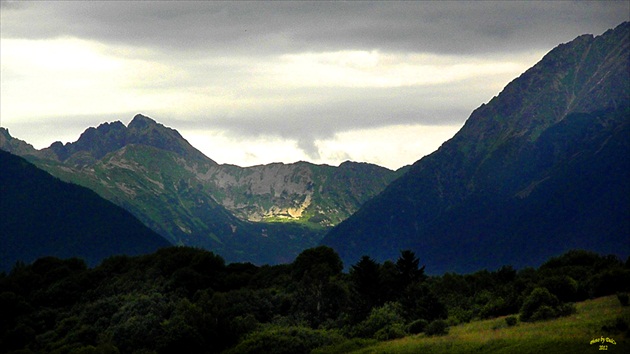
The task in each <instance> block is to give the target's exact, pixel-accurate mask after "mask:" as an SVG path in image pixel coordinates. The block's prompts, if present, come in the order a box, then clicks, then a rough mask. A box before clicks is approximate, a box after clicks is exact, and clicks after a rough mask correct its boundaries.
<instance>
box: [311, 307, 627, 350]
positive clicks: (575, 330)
mask: <svg viewBox="0 0 630 354" xmlns="http://www.w3.org/2000/svg"><path fill="white" fill-rule="evenodd" d="M576 307H577V313H575V314H574V315H571V316H568V317H562V318H558V319H555V320H549V321H541V322H518V323H517V324H516V325H515V326H512V327H508V326H507V324H506V321H505V317H498V318H495V319H490V320H483V321H475V322H470V323H466V324H461V325H458V326H454V327H451V328H450V331H449V333H448V334H447V335H445V336H441V337H427V336H425V335H424V334H420V335H416V336H408V337H405V338H401V339H397V340H392V341H388V342H379V343H374V342H369V341H365V342H363V344H370V343H374V344H372V345H369V346H367V347H363V348H359V349H352V348H353V345H352V344H355V346H354V348H356V346H360V345H361V344H360V343H357V342H354V343H349V342H345V343H342V344H341V345H339V346H336V347H327V348H321V349H320V351H315V352H321V353H335V352H337V353H341V352H344V353H346V352H351V353H362V354H367V353H370V354H372V353H396V354H407V353H409V354H412V353H413V354H416V353H428V354H433V353H435V354H438V353H449V354H452V353H505V354H513V353H547V354H552V353H604V352H606V353H630V341H629V340H628V329H627V324H628V323H630V307H628V306H626V307H622V306H621V304H620V303H619V300H618V299H617V297H616V296H607V297H602V298H598V299H594V300H587V301H584V302H581V303H578V304H576ZM624 323H625V324H626V326H625V329H624V325H623V324H624ZM602 339H603V341H604V343H601V341H602ZM606 339H610V340H611V341H614V343H615V344H613V343H611V342H606ZM595 340H598V341H595ZM591 342H593V343H592V344H591ZM600 345H603V346H602V347H600ZM348 349H350V350H348Z"/></svg>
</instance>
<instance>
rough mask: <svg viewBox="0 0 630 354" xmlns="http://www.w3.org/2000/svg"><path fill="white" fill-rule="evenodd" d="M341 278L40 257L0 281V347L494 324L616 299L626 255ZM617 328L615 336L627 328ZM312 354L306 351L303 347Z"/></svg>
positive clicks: (321, 268) (131, 349)
mask: <svg viewBox="0 0 630 354" xmlns="http://www.w3.org/2000/svg"><path fill="white" fill-rule="evenodd" d="M346 270H347V271H344V265H343V264H342V261H341V259H340V257H339V256H338V254H337V253H336V252H335V251H334V250H333V249H332V248H329V247H325V246H320V247H317V248H311V249H308V250H305V251H303V252H302V253H301V254H300V255H299V256H298V257H297V258H296V259H295V261H294V262H292V263H291V264H284V265H275V266H268V265H264V266H256V265H253V264H251V263H231V264H226V262H225V261H224V259H222V258H221V257H220V256H217V255H215V254H213V253H212V252H209V251H205V250H201V249H196V248H190V247H169V248H163V249H160V250H159V251H157V252H155V253H152V254H149V255H143V256H133V257H131V256H114V257H110V258H107V259H105V260H104V261H103V262H102V263H101V264H100V265H98V266H96V267H93V268H90V267H88V266H87V265H86V263H85V262H84V261H83V260H81V259H78V258H70V259H58V258H54V257H44V258H40V259H38V260H36V261H35V262H33V263H32V264H24V263H16V264H15V266H14V267H13V268H12V270H11V271H10V272H9V273H0V313H2V320H1V321H0V352H6V353H41V352H47V353H171V352H178V353H182V352H188V353H292V354H295V353H310V352H311V351H313V350H315V351H317V350H320V351H321V352H326V349H325V348H327V346H328V347H329V348H331V346H339V345H340V344H343V343H347V344H348V346H359V347H360V346H361V345H367V344H368V343H375V342H377V341H384V340H390V339H394V338H400V337H404V336H408V335H414V334H419V333H424V335H427V336H439V335H443V334H446V333H448V330H449V327H450V326H454V325H457V324H460V323H466V322H470V321H475V320H479V319H487V318H494V317H499V316H507V317H506V318H505V322H506V325H507V326H513V325H516V324H517V322H519V321H521V322H528V321H544V320H548V319H551V318H556V317H560V316H566V315H570V314H572V313H574V312H575V311H576V309H575V305H574V303H575V302H579V301H583V300H586V299H590V298H596V297H601V296H605V295H611V294H617V297H618V298H619V301H621V302H622V304H625V305H627V304H628V291H630V258H628V259H627V260H625V262H624V261H622V260H620V259H619V258H618V257H616V256H613V255H600V254H597V253H593V252H589V251H584V250H573V251H569V252H567V253H565V254H563V255H561V256H558V257H555V258H551V259H549V260H548V261H547V262H545V263H544V264H542V265H541V266H540V267H538V268H536V269H535V268H523V269H519V270H516V269H514V268H513V267H512V266H509V265H506V266H503V267H501V268H499V269H497V270H495V271H488V270H481V271H478V272H475V273H472V274H464V275H460V274H454V273H445V274H443V275H440V276H429V275H427V274H426V273H425V267H424V266H423V265H422V260H421V259H418V257H417V256H416V254H415V253H414V252H412V251H409V250H404V251H401V252H400V256H399V258H398V259H397V260H396V261H385V262H383V263H379V262H376V261H375V260H373V259H371V258H370V257H368V256H363V257H362V258H361V259H360V260H359V261H358V262H357V263H356V264H354V265H351V266H350V267H348V268H347V269H346ZM617 327H618V328H617V330H619V331H623V332H625V334H624V335H625V336H626V337H627V336H628V333H627V332H628V324H627V323H620V324H619V325H618V326H617ZM317 348H319V349H317Z"/></svg>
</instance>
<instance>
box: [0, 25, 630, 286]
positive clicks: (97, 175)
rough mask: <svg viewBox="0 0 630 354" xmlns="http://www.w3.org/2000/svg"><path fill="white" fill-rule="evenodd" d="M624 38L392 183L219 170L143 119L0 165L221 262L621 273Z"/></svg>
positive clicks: (628, 227) (486, 110)
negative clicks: (560, 261) (409, 253)
mask: <svg viewBox="0 0 630 354" xmlns="http://www.w3.org/2000/svg"><path fill="white" fill-rule="evenodd" d="M629 36H630V23H628V22H626V23H623V24H621V25H619V26H618V27H617V28H615V29H611V30H609V31H607V32H606V33H604V34H602V35H601V36H597V37H594V36H592V35H583V36H580V37H578V38H576V39H575V40H573V41H571V42H569V43H565V44H561V45H559V46H558V47H556V48H555V49H553V50H552V51H550V52H549V53H548V54H547V55H545V57H544V58H543V59H542V60H541V61H540V62H538V63H537V64H536V65H534V66H533V67H532V68H530V69H529V70H527V71H526V72H525V73H523V74H522V75H521V76H519V77H518V78H516V79H515V80H513V81H512V82H510V83H509V84H508V85H507V86H506V87H505V88H504V89H503V91H502V92H501V93H500V94H499V95H498V96H496V97H494V98H492V99H491V100H490V101H489V102H488V103H486V104H482V105H481V106H480V107H479V108H477V109H476V110H475V111H474V112H472V114H471V115H470V117H469V118H468V120H467V121H466V123H465V125H464V126H463V128H462V129H461V130H460V131H459V132H458V133H457V134H456V135H455V136H454V137H453V138H452V139H450V140H449V141H447V142H445V143H444V144H443V145H442V146H441V147H440V148H439V149H438V150H437V151H436V152H434V153H433V154H431V155H428V156H426V157H424V158H422V159H420V160H419V161H417V162H416V163H414V164H413V165H412V166H407V167H404V168H402V169H400V170H398V171H391V170H388V169H386V168H383V167H379V166H376V165H371V164H367V163H356V162H345V163H343V164H341V165H340V166H337V167H335V166H328V165H315V164H312V163H308V162H297V163H292V164H283V163H275V164H268V165H259V166H252V167H239V166H234V165H229V164H218V163H216V162H215V161H213V160H212V159H210V158H208V157H206V156H205V155H204V154H202V153H201V152H199V151H198V150H197V149H195V148H194V147H193V146H191V145H190V144H189V143H188V142H187V141H186V140H185V139H184V138H183V137H182V136H181V135H180V134H179V133H178V132H177V131H176V130H174V129H172V128H169V127H165V126H164V125H162V124H160V123H158V122H156V121H155V120H153V119H151V118H149V117H146V116H144V115H141V114H138V115H136V116H135V117H134V118H133V119H132V120H131V122H130V123H129V124H128V125H127V126H125V125H124V124H123V123H121V122H119V121H116V122H112V123H103V124H101V125H99V126H98V127H93V128H89V129H87V130H86V131H85V132H84V133H83V134H82V135H81V136H80V138H79V139H78V140H77V141H76V142H72V143H66V144H62V143H60V142H57V143H54V144H52V145H51V146H50V147H48V148H45V149H41V150H37V149H35V148H33V147H32V146H31V145H29V144H28V143H26V142H23V141H21V140H19V139H16V138H13V137H12V136H11V135H10V134H9V132H8V130H6V129H4V128H0V149H3V150H6V151H9V152H11V153H14V154H17V155H20V156H22V157H24V158H25V159H27V160H28V161H30V162H31V163H33V164H34V165H36V166H37V167H38V168H41V169H43V170H45V171H47V172H49V173H50V174H51V175H53V176H55V177H57V178H59V179H61V180H63V181H67V182H72V183H75V184H78V185H81V186H84V187H87V188H89V189H92V190H93V191H95V192H96V193H98V195H100V196H101V197H103V198H105V199H108V200H110V201H112V202H113V203H115V204H117V205H119V206H121V207H122V208H124V209H126V210H127V211H129V212H130V213H131V214H133V215H134V216H135V217H136V218H138V219H139V220H140V221H141V222H142V223H144V224H145V225H147V226H148V227H149V228H151V229H152V230H154V231H155V232H157V233H158V234H160V235H161V236H162V237H163V238H164V239H165V240H167V241H168V242H169V243H171V244H175V245H190V246H197V247H202V248H206V249H209V250H212V251H215V252H216V253H218V254H220V255H221V256H223V257H225V259H226V260H227V261H229V262H234V261H247V262H253V263H258V264H263V263H267V264H275V263H282V262H289V261H292V260H293V259H294V258H295V256H296V255H297V254H299V253H300V252H301V251H302V250H304V249H306V248H308V247H312V246H315V245H318V244H322V245H328V246H331V247H333V248H334V249H335V250H336V251H337V252H338V253H339V255H340V256H341V258H342V259H343V261H344V264H345V265H346V266H349V265H351V264H354V263H356V262H357V261H358V260H359V259H360V257H361V256H363V255H369V256H370V257H373V258H375V259H376V260H378V261H384V260H388V259H395V258H397V257H398V255H399V254H400V251H401V250H404V249H410V250H413V251H414V252H415V253H416V255H417V256H418V257H419V259H420V261H421V262H422V263H423V264H424V265H425V266H426V271H427V273H433V274H439V273H444V272H463V273H466V272H472V271H476V270H478V269H483V268H490V269H493V268H497V267H499V266H502V265H505V264H511V265H513V266H515V267H524V266H535V265H539V264H540V263H541V262H543V261H544V260H546V259H549V258H550V257H552V256H556V255H559V254H561V253H562V252H564V251H566V250H569V249H575V248H585V249H588V250H592V251H597V252H601V253H612V254H617V255H619V256H622V257H627V256H628V255H630V242H629V240H630V159H629V158H628V156H630V139H629V138H630V126H629V123H630V119H629V118H630V70H629V69H630V39H629ZM22 193H26V192H22ZM24 195H26V194H24ZM3 197H4V196H3ZM14 197H15V198H21V197H20V195H19V194H18V195H15V196H14ZM30 197H34V196H32V195H31V196H30ZM24 198H26V197H24ZM16 234H17V233H16ZM16 242H17V241H16Z"/></svg>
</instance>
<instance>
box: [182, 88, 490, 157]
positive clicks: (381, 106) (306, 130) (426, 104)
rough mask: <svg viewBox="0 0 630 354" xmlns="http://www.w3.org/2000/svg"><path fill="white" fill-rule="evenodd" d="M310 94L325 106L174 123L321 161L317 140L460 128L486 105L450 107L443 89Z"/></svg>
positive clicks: (299, 106) (304, 105) (316, 91)
mask: <svg viewBox="0 0 630 354" xmlns="http://www.w3.org/2000/svg"><path fill="white" fill-rule="evenodd" d="M443 89H444V90H445V89H446V87H444V88H443ZM310 90H311V91H314V92H312V93H313V94H314V95H316V96H319V97H321V99H322V101H321V102H317V101H314V102H306V103H301V104H287V105H282V106H276V107H273V108H269V109H267V110H261V109H256V110H244V111H241V112H238V113H236V114H233V115H222V114H213V112H208V114H207V115H204V114H199V115H198V116H195V117H190V116H189V117H186V120H177V119H175V120H173V123H172V124H173V125H174V126H178V127H182V129H184V128H187V129H190V128H205V129H219V130H223V131H226V132H229V134H230V135H231V136H233V137H237V138H238V139H243V140H246V139H248V138H252V137H258V136H277V137H281V138H286V139H294V140H296V141H297V143H298V147H299V148H300V149H302V150H303V151H304V152H305V153H307V154H308V155H309V156H310V157H311V158H317V157H318V155H317V154H318V152H317V151H318V150H317V147H316V146H315V141H316V140H318V139H327V138H332V137H333V136H334V135H335V133H337V132H343V131H351V130H354V129H370V128H379V127H384V126H388V125H398V124H422V125H445V124H447V125H448V124H460V123H461V122H462V121H463V120H464V119H465V118H466V117H467V116H468V115H469V114H470V112H471V110H472V108H474V107H476V106H478V105H479V104H480V103H481V102H474V103H473V102H459V105H451V104H449V102H448V101H449V98H448V97H446V95H445V96H444V97H443V98H441V99H438V98H436V97H435V96H439V95H440V93H439V91H440V87H431V88H418V87H399V88H382V89H375V88H371V89H347V88H344V89H340V88H335V89H330V88H328V89H310ZM435 91H438V92H435ZM423 97H428V99H424V100H423V99H422V98H423ZM471 99H472V100H474V99H475V97H472V98H471Z"/></svg>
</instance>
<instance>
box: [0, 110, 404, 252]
mask: <svg viewBox="0 0 630 354" xmlns="http://www.w3.org/2000/svg"><path fill="white" fill-rule="evenodd" d="M2 133H3V134H0V135H2V136H4V142H1V141H0V143H2V144H1V145H0V148H2V149H6V150H9V151H12V149H14V150H15V152H16V153H19V154H23V155H24V156H25V157H27V158H28V159H29V160H30V161H32V162H33V163H35V164H36V165H37V166H39V167H40V168H43V169H45V170H46V171H48V172H49V173H51V174H52V175H54V176H56V177H59V178H61V179H62V180H65V181H70V182H73V183H76V184H79V185H82V186H85V187H88V188H90V189H92V190H94V191H96V192H97V193H98V194H99V195H101V196H103V197H105V198H106V199H109V200H111V201H113V202H115V203H116V204H118V205H120V206H123V207H124V208H125V209H127V210H129V211H130V212H131V213H132V214H134V215H135V216H136V217H137V218H138V219H140V220H141V221H142V222H143V223H145V224H146V225H148V226H149V227H151V228H152V229H153V230H155V231H156V232H158V233H160V234H161V235H162V236H164V237H165V238H167V239H168V240H170V241H171V242H172V243H174V244H182V245H190V246H197V247H203V248H206V249H209V250H212V251H215V252H217V253H219V254H221V255H222V256H223V257H225V259H226V260H228V261H250V262H254V263H278V262H288V261H291V260H292V259H293V258H294V257H295V256H297V254H299V253H300V252H301V251H302V250H303V249H306V248H308V247H312V246H314V245H316V244H317V243H318V242H319V240H320V239H321V237H323V234H324V232H325V230H326V228H328V227H330V226H332V225H335V224H338V223H339V222H340V221H342V220H343V219H345V218H347V217H348V216H349V215H351V214H352V213H353V212H354V211H356V210H357V209H358V208H359V206H360V205H361V204H362V203H363V202H365V201H366V200H368V199H369V198H371V197H373V196H375V195H376V194H377V193H379V192H380V191H382V190H383V189H384V188H385V186H386V185H387V184H388V183H389V182H390V181H392V180H393V179H394V178H395V177H396V176H398V174H397V173H396V172H394V171H391V170H388V169H386V168H383V167H379V166H376V165H371V164H366V163H354V162H345V163H343V164H341V165H340V166H339V167H333V166H327V165H314V164H311V163H307V162H298V163H294V164H282V163H275V164H269V165H260V166H252V167H245V168H243V167H238V166H234V165H219V164H217V163H216V162H214V161H213V160H211V159H209V158H207V157H206V156H205V155H203V154H202V153H201V152H199V151H198V150H196V149H195V148H193V147H192V146H191V145H190V144H189V143H188V142H187V141H186V140H185V139H184V138H183V137H182V136H181V135H180V134H179V133H178V132H177V131H176V130H174V129H171V128H168V127H165V126H163V125H162V124H159V123H157V122H155V121H154V120H153V119H151V118H148V117H145V116H142V115H136V116H135V117H134V118H133V120H132V121H131V122H130V123H129V125H128V126H125V125H124V124H122V123H120V122H114V123H103V124H101V125H99V126H98V127H97V128H89V129H87V130H86V131H85V132H84V133H83V134H82V135H81V137H80V138H79V139H78V140H77V141H76V142H73V143H67V144H61V143H54V144H53V145H51V147H49V148H47V149H43V150H39V151H37V150H34V149H27V148H24V146H27V144H25V143H23V142H20V141H19V140H18V139H14V138H12V137H10V135H9V134H8V131H6V130H4V131H3V132H2ZM18 148H19V149H18Z"/></svg>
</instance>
